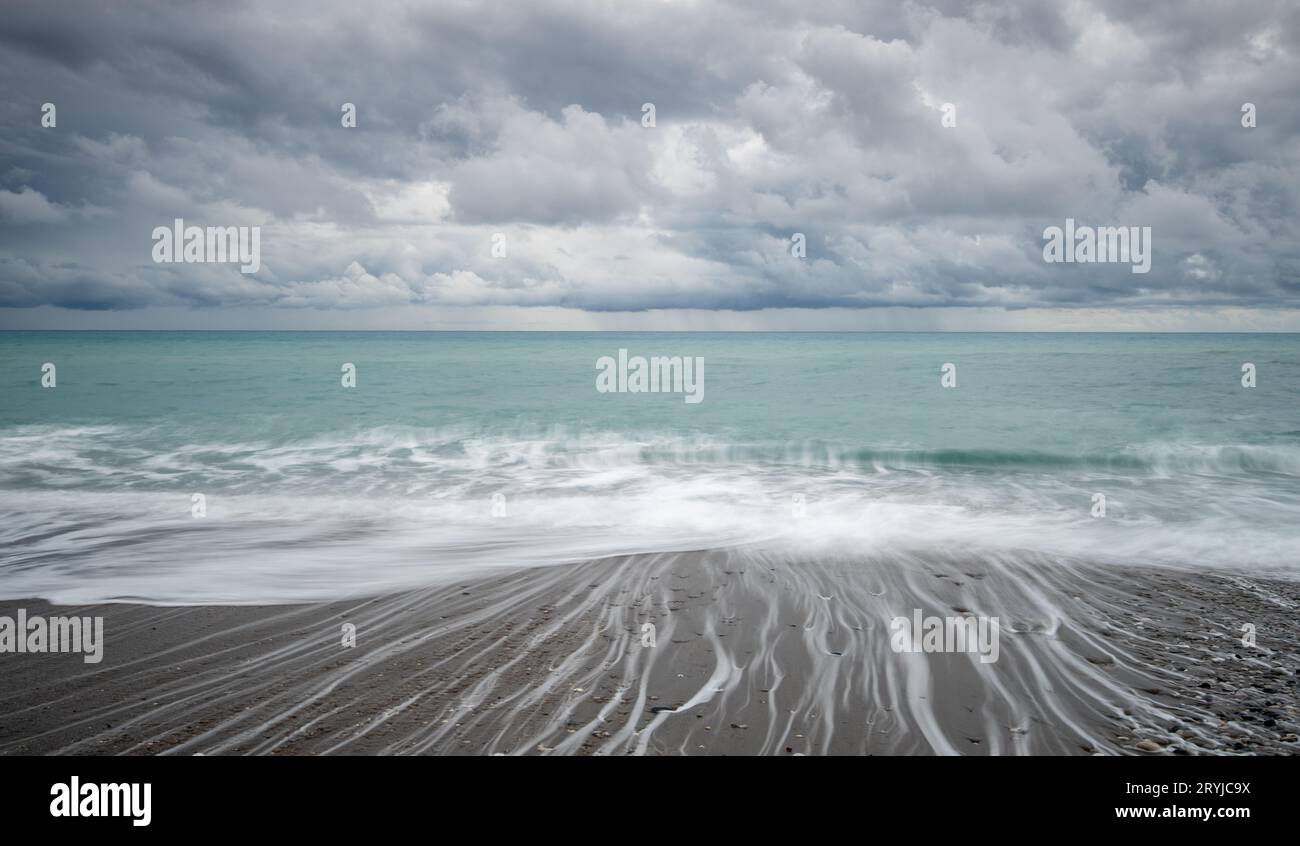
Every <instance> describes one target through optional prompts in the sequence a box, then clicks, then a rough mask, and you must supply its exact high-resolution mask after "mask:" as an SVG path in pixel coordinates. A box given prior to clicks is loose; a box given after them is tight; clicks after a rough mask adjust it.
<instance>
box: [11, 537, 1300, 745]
mask: <svg viewBox="0 0 1300 846" xmlns="http://www.w3.org/2000/svg"><path fill="white" fill-rule="evenodd" d="M1297 607H1300V584H1297V583H1291V582H1285V581H1275V580H1269V579H1255V578H1249V579H1247V578H1243V577H1239V576H1226V575H1218V574H1209V573H1200V572H1192V571H1188V570H1167V569H1163V568H1161V569H1136V568H1123V569H1120V568H1103V567H1099V566H1095V565H1081V564H1077V563H1067V562H1061V561H1057V560H1043V559H1041V558H1039V557H1036V556H1026V557H1020V558H1005V557H1003V558H999V557H997V556H977V555H974V554H972V555H970V556H966V557H962V558H954V557H952V556H939V555H936V556H934V557H932V558H931V559H927V561H926V563H925V564H924V565H918V564H917V563H916V561H915V560H911V559H910V560H906V561H904V560H894V559H888V558H886V559H878V560H877V559H872V560H853V559H843V560H828V561H827V560H818V561H808V560H789V559H785V558H782V557H779V556H772V555H769V554H763V553H759V552H755V551H753V550H737V549H729V550H708V551H702V552H693V553H674V554H658V555H639V556H623V557H617V558H611V559H604V560H599V561H591V562H586V563H582V564H576V565H561V566H554V567H544V568H536V569H526V570H519V571H514V572H509V573H506V574H504V575H501V574H496V575H489V576H485V577H483V578H481V579H478V580H474V581H463V582H459V583H457V584H455V585H448V586H443V587H437V588H430V589H424V590H419V591H408V592H404V593H399V594H392V595H387V596H381V597H371V598H365V599H356V600H350V601H339V602H328V603H316V604H306V605H278V606H248V605H239V606H182V607H165V606H143V605H126V604H110V605H98V606H51V605H49V604H48V603H45V602H41V601H37V600H32V601H11V600H5V601H0V615H10V616H13V615H14V613H15V612H16V610H17V609H19V608H25V609H26V611H27V613H28V614H29V615H37V614H43V615H72V614H77V615H79V616H103V617H104V631H105V644H104V659H103V661H102V663H100V664H96V665H91V664H85V663H84V662H83V660H82V656H81V655H79V654H75V653H65V654H12V653H10V654H0V672H3V674H4V678H5V679H6V681H7V684H6V686H5V690H4V691H3V693H0V754H4V755H23V754H80V755H86V754H91V755H93V754H199V753H201V754H205V755H212V754H309V755H311V754H470V755H482V754H711V755H718V754H732V755H734V754H789V755H793V754H805V755H824V754H886V755H889V754H963V755H964V754H974V755H980V754H1067V755H1091V754H1251V753H1259V754H1285V755H1294V754H1300V743H1297V742H1296V739H1295V737H1296V733H1297V730H1300V712H1298V711H1297V707H1296V701H1297V697H1296V681H1297V677H1298V674H1300V648H1298V647H1297V644H1298V643H1300V620H1297V617H1296V614H1295V609H1296V608H1297ZM913 610H918V611H923V612H924V613H926V614H941V615H942V614H947V615H954V614H955V615H963V614H979V615H990V616H998V617H999V618H1000V619H1001V620H1002V623H1001V626H1002V629H1001V631H1002V634H1001V645H1000V647H1001V648H1000V655H999V658H998V660H997V661H996V662H994V663H991V664H982V663H981V662H980V661H979V660H977V658H976V657H975V656H974V655H972V654H951V653H929V654H927V653H919V654H914V653H899V652H895V651H893V650H892V649H891V647H890V632H889V628H888V620H889V619H890V617H891V615H893V614H895V613H900V614H911V613H912V611H913ZM1244 623H1251V624H1253V625H1254V626H1255V627H1256V633H1257V635H1256V636H1257V642H1256V645H1255V646H1254V647H1247V646H1243V645H1242V644H1241V643H1240V634H1239V633H1238V632H1239V629H1240V627H1241V625H1242V624H1244ZM344 624H351V625H353V626H355V637H356V645H355V646H354V647H350V648H349V647H344V646H343V645H342V640H343V634H344V631H343V627H344ZM647 624H649V625H652V626H653V627H654V630H653V631H654V640H655V643H654V645H653V646H649V645H643V642H644V640H645V638H646V634H647V629H646V628H645V626H646V625H647Z"/></svg>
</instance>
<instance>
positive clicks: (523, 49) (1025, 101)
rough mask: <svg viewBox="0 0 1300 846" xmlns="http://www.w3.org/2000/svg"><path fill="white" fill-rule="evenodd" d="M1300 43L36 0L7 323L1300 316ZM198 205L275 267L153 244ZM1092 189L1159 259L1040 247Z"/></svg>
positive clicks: (714, 12) (1014, 23)
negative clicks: (196, 258)
mask: <svg viewBox="0 0 1300 846" xmlns="http://www.w3.org/2000/svg"><path fill="white" fill-rule="evenodd" d="M1297 50H1300V4H1297V3H1295V2H1246V3H1239V2H1232V3H1228V2H1225V3H1210V2H1198V3H1182V2H1168V3H1134V2H1131V0H1114V2H1109V0H1107V1H1105V2H1070V1H1063V2H1042V3H1036V2H1027V3H1011V2H994V3H984V2H974V3H970V2H937V3H922V2H916V3H910V2H909V3H898V2H888V3H873V2H863V0H853V2H827V1H826V0H819V2H806V3H794V2H780V0H768V2H736V3H726V2H712V3H706V2H610V3H589V2H550V1H549V0H532V1H531V2H526V3H525V2H518V3H488V2H475V3H466V2H447V1H446V0H441V1H440V2H434V3H419V4H417V3H387V2H377V1H376V0H366V2H353V1H352V0H349V2H339V3H332V2H322V0H310V2H301V3H298V2H284V0H277V2H274V3H270V2H268V3H263V4H257V5H253V4H247V5H245V4H238V3H233V2H202V3H198V2H194V3H187V2H176V0H170V2H165V3H162V2H160V3H104V2H102V0H93V1H92V2H84V3H80V2H57V3H56V2H48V0H40V1H39V2H34V1H33V0H6V2H5V5H4V13H3V15H0V327H6V328H58V327H68V328H76V327H87V326H93V327H105V328H113V327H123V328H134V327H142V328H186V327H230V328H261V327H300V328H496V329H511V328H564V329H582V328H656V329H671V328H685V329H745V328H772V329H849V328H892V329H909V328H955V329H997V328H1010V329H1142V328H1151V329H1211V330H1213V329H1223V330H1232V329H1252V328H1257V329H1288V330H1297V329H1300V312H1298V311H1297V309H1296V307H1297V305H1300V140H1298V134H1300V97H1298V96H1297V95H1300V56H1298V54H1297ZM46 102H50V103H54V104H55V106H56V108H57V125H56V126H55V127H52V128H49V127H42V126H41V114H42V104H43V103H46ZM347 102H350V103H354V104H355V106H356V112H357V126H356V128H345V127H343V126H342V125H341V124H342V122H341V107H342V105H343V104H344V103H347ZM1247 102H1249V103H1253V104H1254V105H1255V108H1256V121H1257V126H1256V127H1255V128H1245V127H1243V126H1242V112H1241V109H1242V104H1243V103H1247ZM644 103H653V104H654V105H655V117H656V125H655V126H654V127H645V126H643V125H642V104H644ZM945 103H952V104H953V105H954V106H955V108H956V112H955V115H956V126H954V127H945V126H943V125H942V122H941V118H942V117H943V110H942V107H943V104H945ZM176 217H181V218H184V220H185V221H186V223H187V224H195V225H200V226H260V227H261V252H262V259H261V269H260V270H259V271H258V272H257V273H256V274H244V273H241V272H240V270H239V267H238V266H237V265H233V264H158V263H155V262H154V261H153V260H152V258H151V250H152V248H153V240H152V238H151V233H152V230H153V229H154V227H156V226H159V225H170V223H171V221H172V220H173V219H174V218H176ZM1067 217H1072V218H1074V219H1076V220H1077V221H1079V222H1080V223H1084V224H1089V225H1107V226H1109V225H1128V226H1150V227H1151V229H1152V237H1153V242H1154V250H1153V254H1154V255H1153V261H1152V269H1151V272H1150V273H1148V274H1145V275H1141V274H1133V273H1131V272H1130V270H1129V267H1128V266H1127V265H1096V264H1094V265H1080V264H1073V265H1064V264H1048V263H1046V262H1044V260H1043V254H1042V250H1043V243H1044V242H1043V238H1042V233H1043V230H1044V228H1045V227H1047V226H1053V225H1056V226H1061V225H1063V224H1064V221H1065V218H1067ZM796 232H797V233H803V234H804V235H805V237H806V240H807V256H806V258H803V259H799V258H795V257H793V256H791V254H790V247H791V240H790V239H791V236H792V235H793V234H794V233H796ZM497 233H500V234H501V235H503V236H504V243H505V246H506V256H505V257H504V258H499V257H494V256H493V255H492V246H493V240H492V239H493V236H494V235H495V234H497Z"/></svg>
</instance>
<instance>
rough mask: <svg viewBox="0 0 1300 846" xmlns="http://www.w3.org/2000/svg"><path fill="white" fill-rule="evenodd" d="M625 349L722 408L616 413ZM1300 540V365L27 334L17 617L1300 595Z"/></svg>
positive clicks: (1287, 348)
mask: <svg viewBox="0 0 1300 846" xmlns="http://www.w3.org/2000/svg"><path fill="white" fill-rule="evenodd" d="M620 349H626V350H627V351H628V354H629V355H631V356H638V355H640V356H647V357H649V356H691V357H700V358H703V359H704V362H705V366H704V371H703V373H704V378H703V397H704V398H703V401H702V402H699V403H697V404H692V403H687V402H685V401H684V397H683V395H682V394H681V393H656V394H651V393H601V392H599V391H597V390H596V376H597V372H598V371H597V365H596V362H597V361H598V359H600V358H601V357H602V356H613V357H617V356H618V354H619V350H620ZM46 363H51V364H53V365H54V367H55V370H54V374H55V380H56V382H55V386H54V387H43V386H42V368H43V365H45V364H46ZM345 363H351V364H353V365H355V368H356V386H355V387H343V385H342V384H341V369H342V367H343V365H344V364H345ZM1245 363H1250V364H1253V365H1254V370H1255V378H1256V385H1255V387H1244V386H1243V384H1242V377H1243V372H1242V367H1243V364H1245ZM945 364H952V365H954V367H955V374H956V387H952V388H946V387H943V386H942V384H941V368H942V367H943V365H945ZM196 495H201V498H202V499H201V503H202V506H203V516H195V512H196V508H197V505H196V502H198V500H197V499H196ZM1098 496H1101V497H1104V505H1105V512H1104V516H1103V515H1101V514H1099V513H1098V510H1099V509H1098V505H1099V503H1100V500H1099V499H1098ZM1298 541H1300V336H1297V335H1248V334H1203V335H1198V334H952V333H916V334H912V333H879V334H823V333H808V334H800V333H789V334H786V333H744V334H733V333H717V334H710V333H450V332H431V333H419V332H411V333H406V332H373V333H371V332H0V596H3V597H8V598H18V597H42V598H49V599H55V600H61V601H67V602H87V601H97V600H132V601H144V602H156V603H200V602H214V601H215V602H240V603H249V602H287V601H296V600H304V599H317V598H328V597H337V596H345V595H355V594H361V593H374V592H380V591H385V590H390V589H395V588H404V587H412V586H420V585H425V584H433V583H437V582H439V581H445V580H448V579H460V578H465V577H467V576H469V575H473V574H475V573H479V572H483V571H485V570H487V569H489V568H502V567H520V566H550V565H557V564H564V563H566V562H572V561H577V560H585V559H589V558H592V557H596V556H604V555H614V554H623V553H631V552H654V551H674V550H690V549H703V548H714V547H719V546H733V545H751V544H752V545H760V546H773V547H780V548H781V549H783V550H787V551H790V552H792V553H793V554H795V555H796V556H797V555H808V556H817V555H821V554H830V553H834V554H844V553H848V554H852V555H855V556H860V557H861V558H862V560H863V561H864V562H869V561H870V560H871V559H872V557H873V556H880V555H888V556H895V557H896V556H912V557H915V558H917V559H918V560H923V559H924V558H925V557H926V556H930V555H936V554H945V553H951V552H953V551H962V552H972V551H973V552H977V553H978V552H981V551H987V552H988V553H989V554H999V555H1015V554H1019V553H1021V552H1024V551H1030V552H1033V553H1035V554H1045V555H1048V556H1059V557H1061V558H1063V559H1066V558H1073V559H1083V560H1088V561H1094V562H1100V563H1106V562H1115V563H1120V564H1138V565H1143V566H1148V565H1149V566H1186V567H1204V568H1212V569H1216V570H1223V571H1231V572H1239V573H1253V574H1268V575H1274V576H1282V577H1296V576H1300V543H1298ZM864 566H865V565H864Z"/></svg>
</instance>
